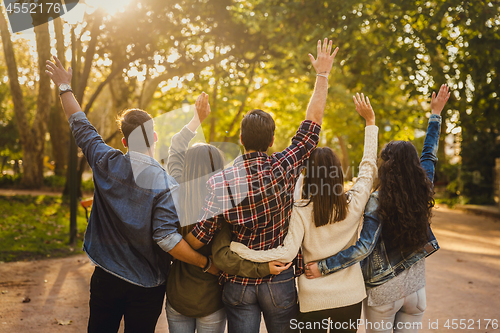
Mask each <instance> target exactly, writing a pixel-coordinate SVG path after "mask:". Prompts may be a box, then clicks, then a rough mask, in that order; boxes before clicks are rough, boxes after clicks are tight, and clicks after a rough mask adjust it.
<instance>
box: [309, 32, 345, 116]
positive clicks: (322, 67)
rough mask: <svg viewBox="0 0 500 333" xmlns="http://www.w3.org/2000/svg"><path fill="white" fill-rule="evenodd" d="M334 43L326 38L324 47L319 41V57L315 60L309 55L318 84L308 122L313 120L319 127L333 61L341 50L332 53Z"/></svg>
mask: <svg viewBox="0 0 500 333" xmlns="http://www.w3.org/2000/svg"><path fill="white" fill-rule="evenodd" d="M332 43H333V42H332V41H330V42H328V39H327V38H325V40H324V42H323V45H321V40H318V55H317V58H316V59H314V57H313V55H312V54H310V53H309V58H310V59H311V63H312V65H313V67H314V69H315V70H316V84H315V85H314V92H313V94H312V97H311V100H310V101H309V106H308V107H307V111H306V120H311V121H313V122H315V123H316V124H318V125H321V123H322V122H323V113H324V111H325V106H326V96H327V94H328V75H330V71H331V70H332V66H333V60H334V59H335V55H336V54H337V52H338V50H339V48H338V47H337V48H335V50H334V51H333V53H332Z"/></svg>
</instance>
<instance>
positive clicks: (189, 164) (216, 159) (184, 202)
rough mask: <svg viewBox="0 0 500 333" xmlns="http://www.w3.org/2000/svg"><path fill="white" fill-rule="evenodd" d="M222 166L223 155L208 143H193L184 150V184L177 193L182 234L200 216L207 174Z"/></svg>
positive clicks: (193, 224)
mask: <svg viewBox="0 0 500 333" xmlns="http://www.w3.org/2000/svg"><path fill="white" fill-rule="evenodd" d="M223 168H224V157H223V155H222V153H221V151H220V150H219V149H217V148H216V147H214V146H212V145H208V144H195V145H193V146H192V147H190V148H189V149H188V150H187V151H186V157H185V160H184V168H183V170H182V178H183V182H184V184H185V186H181V189H180V193H179V206H180V209H181V212H179V214H178V215H179V218H180V220H181V225H183V226H184V227H182V228H180V233H181V234H182V236H186V235H187V234H188V233H189V232H190V231H191V230H192V229H193V227H194V226H195V224H196V220H197V219H198V218H199V217H200V212H201V208H202V207H203V204H204V203H205V197H206V195H207V186H206V183H207V181H208V179H209V176H210V175H211V174H212V173H213V172H215V171H220V170H222V169H223Z"/></svg>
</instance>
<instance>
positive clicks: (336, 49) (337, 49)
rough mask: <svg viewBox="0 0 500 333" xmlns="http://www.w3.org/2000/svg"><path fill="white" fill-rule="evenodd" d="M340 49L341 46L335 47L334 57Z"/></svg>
mask: <svg viewBox="0 0 500 333" xmlns="http://www.w3.org/2000/svg"><path fill="white" fill-rule="evenodd" d="M338 51H339V48H338V47H336V48H335V51H333V54H332V58H335V56H336V55H337V52H338Z"/></svg>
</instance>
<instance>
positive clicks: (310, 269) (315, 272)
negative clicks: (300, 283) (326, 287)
mask: <svg viewBox="0 0 500 333" xmlns="http://www.w3.org/2000/svg"><path fill="white" fill-rule="evenodd" d="M305 271H306V273H305V274H306V278H308V279H315V278H318V277H320V276H321V272H320V271H319V268H318V263H316V262H310V263H308V264H307V265H306V269H305Z"/></svg>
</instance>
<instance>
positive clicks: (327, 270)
mask: <svg viewBox="0 0 500 333" xmlns="http://www.w3.org/2000/svg"><path fill="white" fill-rule="evenodd" d="M377 207H378V197H377V194H376V193H373V194H372V195H371V196H370V200H368V204H367V205H366V208H365V214H364V219H363V229H362V230H361V234H360V237H359V239H358V241H357V242H356V244H354V245H351V246H350V247H348V248H347V249H345V250H343V251H340V252H339V253H337V254H336V255H334V256H331V257H329V258H327V259H323V260H321V261H319V262H310V263H308V264H307V265H306V267H305V274H306V277H307V278H308V279H314V278H317V277H320V276H322V275H327V274H332V273H335V272H338V271H339V270H341V269H344V268H347V267H349V266H352V265H354V264H356V263H358V262H360V261H361V260H363V259H365V258H366V257H368V256H369V255H370V253H371V252H372V251H373V248H374V247H375V244H376V243H377V240H378V237H379V236H380V231H381V230H382V224H381V223H380V221H379V219H378V216H377V213H376V210H377Z"/></svg>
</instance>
